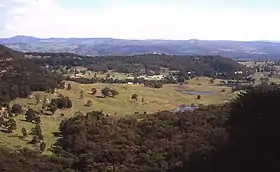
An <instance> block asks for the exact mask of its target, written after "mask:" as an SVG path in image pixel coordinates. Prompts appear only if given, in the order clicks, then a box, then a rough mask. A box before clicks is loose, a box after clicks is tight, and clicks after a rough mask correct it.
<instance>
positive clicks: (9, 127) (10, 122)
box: [3, 118, 17, 133]
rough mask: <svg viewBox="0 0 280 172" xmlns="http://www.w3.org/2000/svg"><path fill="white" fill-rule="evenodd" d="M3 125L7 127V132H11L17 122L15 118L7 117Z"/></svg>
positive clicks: (15, 127)
mask: <svg viewBox="0 0 280 172" xmlns="http://www.w3.org/2000/svg"><path fill="white" fill-rule="evenodd" d="M3 125H4V127H5V128H6V129H7V131H8V132H9V133H12V132H13V130H16V129H17V123H16V120H15V119H13V118H10V119H8V120H7V121H5V122H4V124H3Z"/></svg>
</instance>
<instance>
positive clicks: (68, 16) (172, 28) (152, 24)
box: [0, 0, 280, 41]
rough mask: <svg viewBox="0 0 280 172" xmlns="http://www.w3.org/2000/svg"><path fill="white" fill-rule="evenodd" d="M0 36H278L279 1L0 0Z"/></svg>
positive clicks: (134, 37) (196, 37) (195, 37)
mask: <svg viewBox="0 0 280 172" xmlns="http://www.w3.org/2000/svg"><path fill="white" fill-rule="evenodd" d="M0 21H1V22H0V37H1V38H4V37H11V36H15V35H27V36H35V37H40V38H49V37H59V38H68V37H76V38H77V37H79V38H86V37H99V38H100V37H102V38H104V37H106V38H121V39H174V40H187V39H202V40H241V41H251V40H278V41H279V40H280V0H0Z"/></svg>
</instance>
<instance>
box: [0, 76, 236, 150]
mask: <svg viewBox="0 0 280 172" xmlns="http://www.w3.org/2000/svg"><path fill="white" fill-rule="evenodd" d="M208 81H209V78H199V79H198V80H197V79H193V80H190V81H189V83H188V84H185V85H177V84H176V85H175V84H174V85H164V86H163V88H159V89H154V88H148V87H143V86H141V85H120V84H78V83H74V82H68V83H70V84H71V85H72V89H71V90H70V91H67V90H63V89H60V90H58V93H59V94H62V95H64V96H68V97H70V99H71V100H72V104H73V107H72V108H71V109H69V110H57V111H56V112H55V115H54V116H42V117H41V120H42V124H41V126H42V130H43V134H44V136H45V142H46V144H47V147H50V146H51V145H52V144H53V143H54V142H55V141H56V139H57V138H55V137H54V136H53V134H52V133H53V132H57V131H58V126H59V123H60V122H61V121H62V120H63V119H64V118H69V117H71V116H73V114H74V113H75V112H77V111H78V110H79V111H80V112H82V113H84V114H85V113H87V112H90V111H93V110H101V111H103V112H105V113H107V114H111V115H115V114H116V115H120V116H124V115H133V114H134V113H135V112H139V113H144V112H147V113H153V112H157V111H161V110H173V109H175V108H176V107H177V106H178V105H181V104H185V105H190V104H192V103H194V104H196V105H197V104H204V105H209V104H217V103H224V102H226V101H229V100H231V99H232V98H233V97H234V96H235V95H234V94H232V93H231V89H230V88H228V87H220V86H217V85H215V83H214V84H208ZM217 83H219V81H217ZM104 87H110V88H115V89H117V90H118V92H119V95H118V96H116V97H115V98H109V97H108V98H100V97H99V96H101V94H100V92H99V91H100V90H101V89H102V88H104ZM91 88H96V89H97V90H98V93H97V94H96V95H91V94H88V91H90V90H91ZM222 89H225V92H221V90H222ZM81 90H83V92H84V99H82V100H81V99H79V95H80V92H81ZM183 90H189V91H210V92H213V94H211V95H201V99H200V100H198V99H196V95H188V94H185V93H182V91H183ZM134 93H135V94H137V95H138V96H139V97H138V101H137V102H134V101H132V100H131V95H132V94H134ZM33 94H39V95H40V97H41V98H42V99H43V98H44V97H47V98H50V99H51V98H54V97H56V96H57V95H51V94H47V93H44V92H35V93H33ZM142 97H143V98H144V102H142ZM87 100H92V102H93V105H92V106H91V107H86V106H84V104H85V102H86V101H87ZM15 103H18V104H21V105H26V106H29V107H31V108H33V109H36V110H40V108H41V106H42V105H41V104H39V105H36V100H35V99H34V98H33V99H30V98H28V99H17V100H15V101H13V102H12V104H15ZM61 113H64V114H65V116H64V117H61V116H60V114H61ZM24 119H25V117H24V115H20V116H18V117H16V121H17V130H16V131H15V132H14V133H13V134H10V135H9V134H7V133H0V137H1V139H0V145H6V146H9V147H12V148H14V147H16V148H18V147H26V146H27V147H31V145H27V144H26V141H22V140H20V139H19V137H18V136H19V135H21V128H22V127H25V128H26V129H27V130H28V131H30V129H31V128H32V127H34V126H35V124H32V123H28V122H25V121H24ZM29 139H31V136H30V138H29ZM49 153H50V152H48V151H45V154H49Z"/></svg>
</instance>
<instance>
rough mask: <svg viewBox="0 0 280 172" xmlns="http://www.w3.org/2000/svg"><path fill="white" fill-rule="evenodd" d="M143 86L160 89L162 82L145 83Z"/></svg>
mask: <svg viewBox="0 0 280 172" xmlns="http://www.w3.org/2000/svg"><path fill="white" fill-rule="evenodd" d="M144 86H145V87H151V88H162V86H163V83H162V81H145V82H144Z"/></svg>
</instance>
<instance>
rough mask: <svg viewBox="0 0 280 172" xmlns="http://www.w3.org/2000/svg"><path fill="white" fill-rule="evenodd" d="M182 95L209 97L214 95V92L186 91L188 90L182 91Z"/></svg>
mask: <svg viewBox="0 0 280 172" xmlns="http://www.w3.org/2000/svg"><path fill="white" fill-rule="evenodd" d="M182 93H185V94H189V95H211V94H215V92H211V91H188V90H184V91H182Z"/></svg>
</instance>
